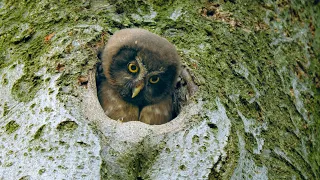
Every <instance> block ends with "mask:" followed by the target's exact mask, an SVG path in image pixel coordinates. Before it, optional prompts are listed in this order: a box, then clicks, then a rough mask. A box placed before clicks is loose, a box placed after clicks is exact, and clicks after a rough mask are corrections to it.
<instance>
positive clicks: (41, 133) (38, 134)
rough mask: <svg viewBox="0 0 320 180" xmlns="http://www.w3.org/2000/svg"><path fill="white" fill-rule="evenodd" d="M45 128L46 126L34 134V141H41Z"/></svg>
mask: <svg viewBox="0 0 320 180" xmlns="http://www.w3.org/2000/svg"><path fill="white" fill-rule="evenodd" d="M45 127H46V126H45V125H42V126H41V127H40V128H39V129H38V130H37V131H36V133H35V134H34V136H33V139H39V138H40V137H41V136H42V135H43V130H44V128H45Z"/></svg>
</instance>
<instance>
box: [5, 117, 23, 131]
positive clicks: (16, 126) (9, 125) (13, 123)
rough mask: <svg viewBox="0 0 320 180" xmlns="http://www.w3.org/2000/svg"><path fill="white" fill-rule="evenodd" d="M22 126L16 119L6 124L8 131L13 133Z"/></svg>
mask: <svg viewBox="0 0 320 180" xmlns="http://www.w3.org/2000/svg"><path fill="white" fill-rule="evenodd" d="M19 127H20V125H19V124H18V123H16V121H14V120H11V121H10V122H8V123H7V124H6V126H5V128H6V132H7V133H8V134H12V133H14V132H15V131H16V130H18V129H19Z"/></svg>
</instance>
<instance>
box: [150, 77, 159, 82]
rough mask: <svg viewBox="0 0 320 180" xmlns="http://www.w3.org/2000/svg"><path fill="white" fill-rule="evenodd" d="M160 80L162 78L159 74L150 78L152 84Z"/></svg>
mask: <svg viewBox="0 0 320 180" xmlns="http://www.w3.org/2000/svg"><path fill="white" fill-rule="evenodd" d="M159 80H160V78H159V76H152V77H151V78H150V79H149V82H150V83H152V84H155V83H157V82H159Z"/></svg>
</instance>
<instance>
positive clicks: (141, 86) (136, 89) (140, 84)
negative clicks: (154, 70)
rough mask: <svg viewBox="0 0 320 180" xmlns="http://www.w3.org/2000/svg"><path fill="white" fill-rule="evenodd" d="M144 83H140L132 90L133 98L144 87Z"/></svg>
mask: <svg viewBox="0 0 320 180" xmlns="http://www.w3.org/2000/svg"><path fill="white" fill-rule="evenodd" d="M143 87H144V84H143V83H139V84H138V85H136V87H135V88H134V89H133V90H132V96H131V98H134V97H136V96H137V95H138V94H139V92H140V91H141V89H143Z"/></svg>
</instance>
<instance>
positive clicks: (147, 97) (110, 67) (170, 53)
mask: <svg viewBox="0 0 320 180" xmlns="http://www.w3.org/2000/svg"><path fill="white" fill-rule="evenodd" d="M180 66H181V63H180V58H179V55H178V53H177V51H176V49H175V47H174V46H173V45H172V44H171V43H170V42H169V41H167V40H166V39H164V38H162V37H160V36H158V35H156V34H153V33H151V32H149V31H147V30H143V29H124V30H120V31H118V32H116V33H115V34H114V35H113V36H112V37H111V38H110V39H109V41H108V43H107V44H106V47H105V49H104V51H103V54H102V67H103V73H104V75H105V77H106V80H104V81H103V82H102V83H101V84H100V87H99V90H98V97H99V101H100V103H101V106H102V108H103V109H104V111H105V113H106V115H107V116H109V117H110V118H112V119H115V120H121V121H123V122H126V121H141V122H144V123H147V124H163V123H166V122H168V121H170V120H171V119H172V118H173V107H172V104H173V99H172V98H173V90H174V88H175V84H176V82H177V78H178V75H179V74H180Z"/></svg>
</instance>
